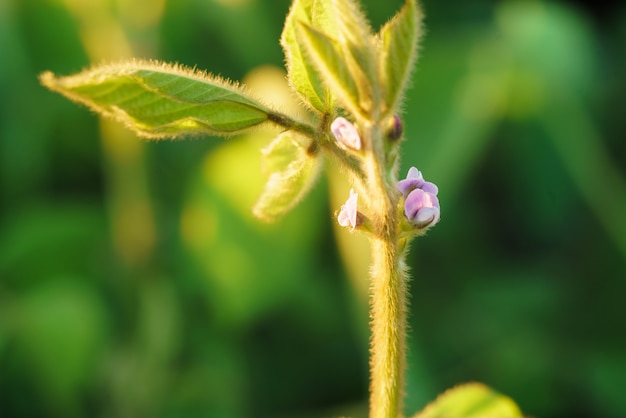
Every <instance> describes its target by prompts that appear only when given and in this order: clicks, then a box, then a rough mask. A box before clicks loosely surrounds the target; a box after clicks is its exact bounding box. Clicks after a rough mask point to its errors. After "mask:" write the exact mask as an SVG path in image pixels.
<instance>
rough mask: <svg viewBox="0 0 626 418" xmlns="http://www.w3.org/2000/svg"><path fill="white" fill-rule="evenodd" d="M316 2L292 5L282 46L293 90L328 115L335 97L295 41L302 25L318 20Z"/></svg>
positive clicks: (303, 0)
mask: <svg viewBox="0 0 626 418" xmlns="http://www.w3.org/2000/svg"><path fill="white" fill-rule="evenodd" d="M314 3H316V2H315V0H295V1H294V2H293V4H292V6H291V9H290V10H289V14H288V15H287V19H286V20H285V27H284V29H283V33H282V35H281V37H280V44H281V45H282V47H283V50H284V51H285V58H286V60H287V69H288V74H289V82H290V84H291V87H292V88H293V89H294V90H295V91H296V93H298V95H299V96H300V97H301V98H302V100H303V101H304V103H305V104H308V105H309V106H310V107H311V108H312V109H317V110H319V111H320V112H322V113H326V112H328V111H329V110H330V109H331V108H332V102H333V98H332V95H331V94H330V92H329V90H328V89H327V88H326V86H325V85H324V84H323V83H322V80H321V78H320V76H319V74H318V73H317V71H316V70H315V68H314V66H313V63H312V62H311V60H310V58H309V56H308V54H306V53H304V52H303V51H302V50H301V48H300V43H298V41H297V39H296V30H297V25H299V22H306V23H307V24H311V25H313V22H314V21H315V19H316V17H315V16H313V10H312V8H313V6H314ZM317 3H319V2H317ZM320 18H321V19H322V20H324V17H323V16H320ZM315 26H317V25H315Z"/></svg>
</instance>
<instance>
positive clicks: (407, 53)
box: [379, 0, 422, 112]
mask: <svg viewBox="0 0 626 418" xmlns="http://www.w3.org/2000/svg"><path fill="white" fill-rule="evenodd" d="M416 3H417V0H407V2H406V4H405V5H404V7H402V9H401V10H400V11H399V12H398V14H396V16H394V17H393V19H391V20H390V21H389V22H387V23H386V24H385V25H384V26H383V27H382V29H381V30H380V33H379V36H380V39H381V44H382V51H381V54H380V61H379V62H380V64H379V67H380V72H381V74H382V78H383V83H384V90H385V92H384V96H385V97H384V98H385V103H386V105H387V109H386V110H387V111H388V112H394V111H395V109H396V107H397V106H398V104H399V102H400V101H401V100H402V95H403V93H404V90H405V89H406V84H407V80H408V78H409V75H410V74H411V70H412V68H413V64H414V62H415V59H416V57H417V42H418V40H419V38H420V36H421V32H422V30H421V18H422V13H421V10H420V9H419V7H418V6H417V4H416Z"/></svg>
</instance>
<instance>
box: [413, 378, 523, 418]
mask: <svg viewBox="0 0 626 418" xmlns="http://www.w3.org/2000/svg"><path fill="white" fill-rule="evenodd" d="M522 416H523V415H522V412H521V411H520V409H519V407H518V406H517V405H516V404H515V402H513V400H511V398H509V397H506V396H504V395H501V394H499V393H497V392H495V391H493V390H492V389H490V388H488V387H487V386H485V385H483V384H482V383H467V384H464V385H460V386H457V387H455V388H452V389H449V390H447V391H446V392H444V393H443V394H441V395H439V397H438V398H437V399H436V400H435V401H434V402H432V403H430V404H429V405H428V406H427V407H426V408H425V409H424V410H423V411H422V412H419V413H418V414H416V415H415V416H414V417H413V418H472V417H476V418H478V417H480V418H519V417H522Z"/></svg>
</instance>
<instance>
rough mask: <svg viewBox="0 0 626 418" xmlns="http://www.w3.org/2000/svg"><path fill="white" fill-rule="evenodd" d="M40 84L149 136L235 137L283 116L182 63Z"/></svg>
mask: <svg viewBox="0 0 626 418" xmlns="http://www.w3.org/2000/svg"><path fill="white" fill-rule="evenodd" d="M40 81H41V83H42V84H43V85H44V86H46V87H48V88H49V89H50V90H53V91H56V92H58V93H61V94H62V95H64V96H66V97H67V98H69V99H71V100H74V101H76V102H78V103H82V104H84V105H86V106H88V107H89V108H91V109H93V110H94V111H96V112H97V113H100V114H102V115H105V116H109V117H113V118H115V119H117V120H119V121H121V122H123V123H124V124H125V125H127V126H128V127H129V128H131V129H132V130H134V131H135V132H136V133H137V134H138V135H140V136H144V137H147V138H165V137H170V138H172V137H178V136H181V135H198V134H209V135H221V136H229V135H235V134H240V133H242V132H244V131H246V130H247V129H249V128H252V127H255V126H257V125H260V124H262V123H264V122H268V121H270V120H272V121H275V120H276V119H277V118H278V117H279V116H280V117H282V115H277V114H276V112H274V111H272V110H271V109H270V108H268V107H267V106H265V105H264V104H262V103H261V102H260V101H258V100H257V99H255V98H253V97H252V96H251V95H250V94H248V93H247V92H246V91H245V90H244V89H243V88H241V87H240V86H238V85H236V84H234V83H231V82H229V81H226V80H223V79H220V78H218V77H215V76H212V75H209V74H206V73H202V72H199V71H196V70H192V69H189V68H184V67H182V66H179V65H169V64H164V63H155V62H144V61H132V62H126V63H120V64H114V65H105V66H99V67H94V68H92V69H89V70H85V71H83V72H81V73H78V74H75V75H71V76H67V77H60V78H57V77H55V76H54V75H53V74H52V73H50V72H45V73H43V74H41V76H40ZM282 122H284V121H282Z"/></svg>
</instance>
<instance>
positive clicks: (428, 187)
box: [421, 181, 439, 196]
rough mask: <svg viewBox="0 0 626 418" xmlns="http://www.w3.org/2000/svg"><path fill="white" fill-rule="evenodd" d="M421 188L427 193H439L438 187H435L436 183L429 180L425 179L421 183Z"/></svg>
mask: <svg viewBox="0 0 626 418" xmlns="http://www.w3.org/2000/svg"><path fill="white" fill-rule="evenodd" d="M421 189H422V190H423V191H425V192H427V193H432V194H434V195H435V196H437V193H439V188H438V187H437V185H436V184H435V183H431V182H429V181H425V182H424V184H422V187H421Z"/></svg>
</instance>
